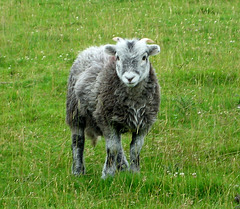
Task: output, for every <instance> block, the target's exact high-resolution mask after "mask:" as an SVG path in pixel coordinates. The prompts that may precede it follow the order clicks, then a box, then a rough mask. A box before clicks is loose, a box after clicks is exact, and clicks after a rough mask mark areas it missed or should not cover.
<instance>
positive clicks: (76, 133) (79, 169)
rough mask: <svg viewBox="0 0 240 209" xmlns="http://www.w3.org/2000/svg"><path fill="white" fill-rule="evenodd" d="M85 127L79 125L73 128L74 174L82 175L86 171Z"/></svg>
mask: <svg viewBox="0 0 240 209" xmlns="http://www.w3.org/2000/svg"><path fill="white" fill-rule="evenodd" d="M84 143H85V137H84V128H83V127H80V128H79V127H78V128H75V129H72V154H73V164H72V173H73V174H74V175H80V174H84V173H85V166H84V159H83V151H84Z"/></svg>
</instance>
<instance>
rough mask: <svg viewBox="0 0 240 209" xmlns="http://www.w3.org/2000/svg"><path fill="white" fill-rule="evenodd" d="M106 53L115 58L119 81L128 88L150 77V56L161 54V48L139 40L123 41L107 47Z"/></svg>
mask: <svg viewBox="0 0 240 209" xmlns="http://www.w3.org/2000/svg"><path fill="white" fill-rule="evenodd" d="M105 52H106V53H108V54H110V55H113V56H115V59H116V72H117V75H118V77H119V79H120V80H121V81H122V82H123V83H124V84H125V85H126V86H128V87H134V86H137V85H138V84H139V83H140V82H141V81H142V80H144V79H145V78H147V77H148V75H149V70H150V62H149V56H151V55H155V54H157V53H159V52H160V47H159V46H158V45H147V44H146V43H145V42H143V41H139V40H130V41H129V40H121V41H119V42H118V43H117V45H106V46H105Z"/></svg>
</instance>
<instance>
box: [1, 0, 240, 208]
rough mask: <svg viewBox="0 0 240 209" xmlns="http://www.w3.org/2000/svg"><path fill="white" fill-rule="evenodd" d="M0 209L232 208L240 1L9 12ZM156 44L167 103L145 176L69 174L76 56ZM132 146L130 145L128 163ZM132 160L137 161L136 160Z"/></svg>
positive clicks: (145, 160) (94, 163)
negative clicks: (100, 48)
mask: <svg viewBox="0 0 240 209" xmlns="http://www.w3.org/2000/svg"><path fill="white" fill-rule="evenodd" d="M0 12H1V17H0V22H1V25H0V95H1V103H0V116H1V118H0V119H1V120H0V124H1V126H0V127H1V129H0V136H1V138H0V208H218V209H219V208H234V207H235V206H237V203H236V202H234V197H235V196H236V194H238V193H240V172H239V171H240V170H239V169H240V156H239V155H240V143H239V139H240V109H238V108H237V106H238V104H239V102H240V101H239V100H240V62H239V60H240V55H239V49H240V39H239V33H240V29H239V20H240V7H239V1H238V0H233V1H214V0H213V1H207V0H191V1H184V0H182V1H177V0H172V1H158V0H149V1H145V0H136V1H127V0H116V1H107V0H89V1H73V0H69V1H66V0H55V1H52V0H45V1H43V0H9V1H3V0H2V1H1V2H0ZM114 36H120V37H130V38H131V37H140V38H142V37H148V38H151V39H153V40H154V41H155V42H156V43H157V44H159V45H160V46H161V54H160V55H158V56H156V57H153V58H152V59H151V60H152V63H153V65H154V67H155V68H156V72H157V75H158V79H159V83H160V85H161V87H162V103H161V111H160V113H159V116H158V120H157V122H156V123H155V125H154V126H153V128H152V130H151V132H150V133H149V135H148V136H147V138H146V140H145V145H144V147H143V150H142V152H141V173H140V174H138V175H133V174H130V173H128V172H125V173H120V174H116V176H115V177H114V178H109V179H107V180H105V181H103V180H101V179H100V176H101V170H102V166H103V163H104V159H105V144H104V140H102V141H100V142H99V143H98V144H97V146H96V147H95V148H93V147H92V146H91V143H90V142H89V141H87V144H86V150H85V160H86V166H87V174H86V175H85V176H82V177H74V176H72V175H71V149H70V146H71V139H70V130H69V129H68V127H67V125H66V124H65V98H66V88H67V78H68V73H69V70H70V67H71V65H72V63H73V61H74V59H75V58H76V56H77V54H78V51H80V50H83V49H85V48H86V47H89V46H91V45H101V44H106V43H114V42H113V41H112V40H111V39H112V38H113V37H114ZM129 144H130V135H129V134H128V135H125V136H124V138H123V145H124V148H125V150H126V152H129ZM128 157H129V155H128Z"/></svg>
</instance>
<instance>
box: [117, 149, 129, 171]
mask: <svg viewBox="0 0 240 209" xmlns="http://www.w3.org/2000/svg"><path fill="white" fill-rule="evenodd" d="M128 167H129V164H128V161H127V158H126V156H125V154H124V151H123V148H122V145H121V148H120V150H119V153H118V156H117V170H119V171H124V170H128Z"/></svg>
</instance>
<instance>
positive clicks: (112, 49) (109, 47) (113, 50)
mask: <svg viewBox="0 0 240 209" xmlns="http://www.w3.org/2000/svg"><path fill="white" fill-rule="evenodd" d="M104 51H105V52H106V53H107V54H109V55H112V56H114V55H115V54H116V46H115V45H112V44H108V45H106V46H105V48H104Z"/></svg>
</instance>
